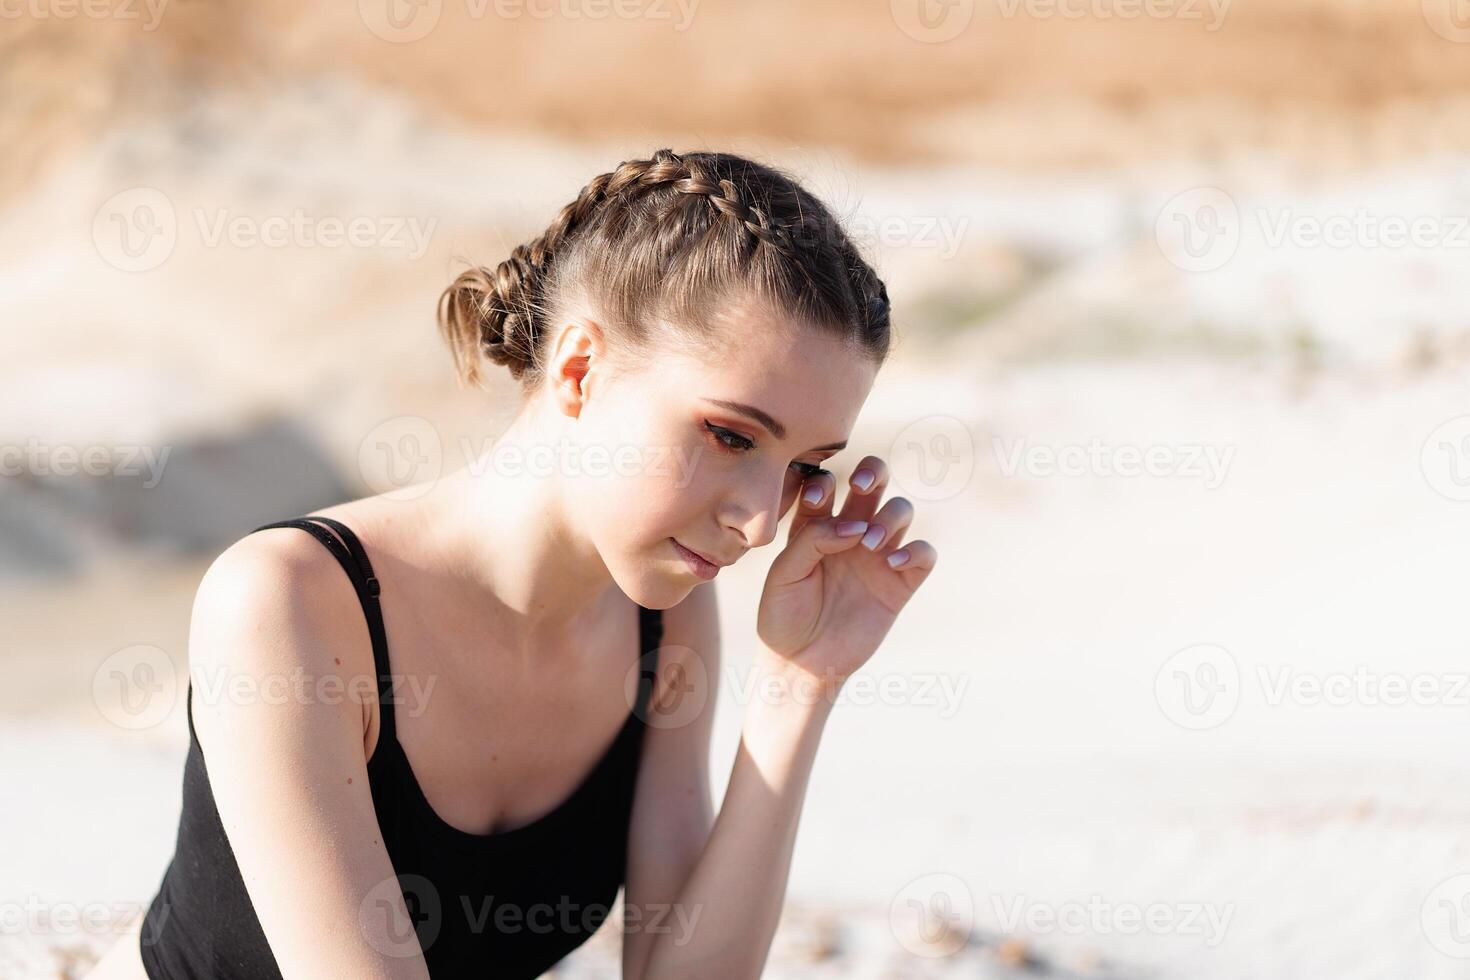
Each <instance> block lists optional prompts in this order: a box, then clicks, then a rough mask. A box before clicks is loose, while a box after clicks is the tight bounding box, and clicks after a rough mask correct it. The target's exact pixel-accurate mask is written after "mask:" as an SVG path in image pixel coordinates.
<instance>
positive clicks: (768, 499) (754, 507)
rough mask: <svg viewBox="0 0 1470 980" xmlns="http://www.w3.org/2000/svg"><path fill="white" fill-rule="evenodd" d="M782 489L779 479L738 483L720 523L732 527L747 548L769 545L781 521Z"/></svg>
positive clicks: (726, 504) (783, 488)
mask: <svg viewBox="0 0 1470 980" xmlns="http://www.w3.org/2000/svg"><path fill="white" fill-rule="evenodd" d="M785 489H786V488H785V485H784V484H783V483H782V482H781V481H780V480H775V481H772V480H770V479H759V480H750V481H747V482H745V483H743V484H741V485H740V486H738V487H737V488H736V489H735V490H734V491H733V492H732V493H731V495H730V496H729V498H728V499H727V500H726V503H725V513H724V514H723V515H722V520H721V523H722V524H724V525H725V526H726V527H729V528H733V529H734V530H735V531H736V532H737V533H738V534H739V535H740V537H741V538H742V539H743V541H744V547H746V548H759V547H760V546H761V545H766V544H770V543H771V542H772V541H774V540H775V538H776V526H777V525H778V524H779V523H780V522H781V497H782V494H783V493H784V492H785Z"/></svg>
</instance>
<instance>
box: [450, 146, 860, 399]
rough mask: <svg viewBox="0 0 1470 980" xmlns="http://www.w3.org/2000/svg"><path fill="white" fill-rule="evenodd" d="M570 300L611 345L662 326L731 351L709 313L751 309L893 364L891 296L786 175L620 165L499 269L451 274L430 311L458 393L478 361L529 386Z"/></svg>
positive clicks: (728, 158)
mask: <svg viewBox="0 0 1470 980" xmlns="http://www.w3.org/2000/svg"><path fill="white" fill-rule="evenodd" d="M574 291H575V292H577V293H579V294H580V295H583V296H585V297H586V299H588V300H589V301H591V302H592V303H594V304H595V308H596V309H597V310H598V312H599V315H600V316H601V317H602V318H603V319H604V320H605V321H606V323H605V326H607V327H608V328H610V332H611V335H612V337H613V339H614V340H615V341H616V342H618V343H626V344H630V345H637V344H639V343H646V342H647V341H648V340H649V334H650V332H651V324H653V323H655V322H662V323H665V324H670V325H676V326H677V327H678V328H680V329H682V330H683V331H684V332H686V333H696V334H698V333H702V334H704V335H706V339H707V340H708V341H709V342H710V343H711V344H712V345H717V344H719V343H725V344H728V343H729V342H731V341H732V340H738V338H728V337H724V338H720V337H715V336H713V334H714V327H713V326H712V324H713V323H714V322H715V320H716V314H717V313H718V312H719V310H720V309H721V308H722V307H724V306H727V305H728V304H729V303H731V302H733V301H735V300H737V299H742V298H752V299H755V300H757V301H759V302H761V303H763V304H764V306H765V308H767V309H769V310H772V311H777V312H780V313H784V314H786V315H789V316H792V317H794V318H797V319H798V320H800V321H801V322H803V323H807V324H811V325H813V326H816V327H818V328H821V329H824V330H827V331H830V332H833V333H835V334H838V335H839V336H841V337H843V338H844V339H846V340H848V341H849V342H851V343H853V344H855V345H856V346H857V347H859V348H860V349H861V350H863V351H865V352H867V353H868V354H869V356H871V357H873V358H874V359H875V360H877V361H878V362H880V363H881V362H882V361H883V360H884V359H885V358H886V357H887V354H888V347H889V306H888V289H887V287H886V286H885V285H884V284H883V282H882V280H880V279H879V278H878V276H877V274H876V273H875V272H874V271H873V269H872V267H871V266H870V265H869V264H868V263H867V262H866V261H865V260H864V259H863V258H862V256H861V255H860V254H859V252H858V250H857V248H856V246H855V245H854V244H853V243H852V241H851V240H850V239H849V238H848V236H847V234H846V233H845V232H844V231H843V229H842V227H841V225H840V223H839V222H838V220H837V219H836V218H835V217H834V216H833V215H832V213H831V212H830V211H829V210H828V209H827V207H826V206H825V205H824V204H822V202H821V201H819V200H818V199H817V198H816V197H814V196H813V195H812V194H811V193H809V192H808V191H807V190H805V189H804V188H803V187H801V185H800V184H798V183H797V182H796V181H795V180H793V179H792V178H790V177H789V176H787V175H785V174H783V173H781V172H779V171H777V170H775V169H773V168H771V167H768V166H765V165H763V164H759V163H755V162H753V161H751V160H748V159H745V158H744V157H740V156H735V155H733V154H728V153H704V152H696V153H685V154H677V153H674V152H673V151H672V150H668V149H661V150H659V151H657V152H656V153H654V155H653V156H652V157H651V158H650V159H646V160H627V161H624V162H622V163H621V164H619V165H618V166H617V168H616V169H614V170H612V171H609V172H608V173H604V174H599V175H598V176H597V177H595V178H593V179H592V181H591V182H590V183H589V184H588V185H587V186H586V187H584V188H582V190H581V192H580V193H579V194H578V195H577V197H576V200H574V201H572V202H571V203H569V204H567V205H565V206H564V207H563V208H562V209H561V211H560V213H558V214H557V216H556V219H555V220H554V221H552V223H551V225H550V226H549V227H548V228H547V229H546V231H545V232H543V233H542V234H541V236H540V237H538V238H536V239H535V240H533V241H531V242H527V243H525V244H522V245H518V246H516V248H515V249H514V250H513V251H512V252H511V254H510V257H509V258H507V259H506V260H505V261H503V262H501V263H500V264H499V265H497V266H496V267H495V268H494V269H489V268H485V267H480V266H476V267H472V268H470V269H468V270H466V271H465V272H463V273H462V274H460V275H459V277H458V278H456V279H455V280H454V282H452V283H451V284H450V285H449V287H448V288H446V289H445V290H444V292H443V294H442V295H441V296H440V298H439V310H438V314H439V316H438V322H439V330H440V333H441V335H442V336H443V337H444V339H445V341H446V343H447V344H448V345H449V348H450V351H451V353H452V354H453V356H454V362H455V367H456V370H457V373H458V376H459V379H460V383H461V384H472V385H473V384H478V383H479V379H480V371H479V363H480V359H481V358H484V359H488V360H489V361H491V362H492V363H494V364H500V365H504V366H505V367H508V368H509V369H510V372H511V376H512V377H513V378H515V379H517V380H518V381H520V382H521V384H522V385H523V387H524V388H526V389H530V388H532V387H534V386H535V385H536V384H537V383H538V382H539V381H540V379H541V373H542V370H543V365H542V363H541V356H542V350H543V348H544V346H545V344H544V341H545V337H546V334H547V332H548V329H549V327H550V325H551V324H552V323H553V322H554V318H555V317H556V316H558V315H559V313H560V312H561V310H562V304H563V303H564V301H566V299H567V298H568V296H569V295H570V294H571V293H572V292H574ZM712 349H714V347H712Z"/></svg>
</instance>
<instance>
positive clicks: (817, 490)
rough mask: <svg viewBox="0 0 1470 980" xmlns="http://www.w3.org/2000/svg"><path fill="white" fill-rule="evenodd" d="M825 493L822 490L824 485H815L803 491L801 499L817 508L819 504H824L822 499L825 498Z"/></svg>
mask: <svg viewBox="0 0 1470 980" xmlns="http://www.w3.org/2000/svg"><path fill="white" fill-rule="evenodd" d="M824 493H825V491H823V490H822V485H821V484H820V483H813V484H812V485H811V486H809V487H807V488H806V489H805V490H803V491H802V493H801V499H802V500H804V501H806V502H807V503H808V504H810V505H811V506H813V507H815V506H816V505H817V504H820V503H821V502H822V497H823V496H824Z"/></svg>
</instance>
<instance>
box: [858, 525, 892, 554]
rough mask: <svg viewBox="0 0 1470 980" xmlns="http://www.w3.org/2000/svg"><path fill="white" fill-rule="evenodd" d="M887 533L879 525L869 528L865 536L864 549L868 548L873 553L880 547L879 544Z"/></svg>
mask: <svg viewBox="0 0 1470 980" xmlns="http://www.w3.org/2000/svg"><path fill="white" fill-rule="evenodd" d="M885 533H887V532H885V531H884V530H883V528H882V527H881V526H879V525H877V524H874V525H872V526H870V527H869V528H868V533H867V534H864V535H863V547H864V548H867V549H868V550H869V551H872V550H873V549H874V548H876V547H878V543H879V542H880V541H882V540H883V535H884V534H885Z"/></svg>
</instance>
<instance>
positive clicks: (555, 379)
mask: <svg viewBox="0 0 1470 980" xmlns="http://www.w3.org/2000/svg"><path fill="white" fill-rule="evenodd" d="M606 340H607V338H606V335H605V334H604V333H603V330H602V327H601V326H600V325H599V324H598V323H597V321H595V320H592V319H591V318H589V317H581V316H579V317H576V318H574V319H572V320H568V321H567V322H566V324H564V325H563V327H562V329H561V331H560V332H559V333H558V334H557V336H556V342H555V344H554V345H553V347H552V350H551V354H550V356H549V358H548V359H547V363H546V381H547V384H549V385H550V386H551V393H552V397H553V398H554V399H555V400H556V405H557V408H559V409H560V410H561V411H562V413H563V414H565V415H567V416H568V417H570V418H577V417H578V416H580V415H581V414H582V406H583V405H584V404H585V403H586V401H587V399H588V397H589V396H590V394H591V389H592V384H593V382H594V381H595V380H596V379H597V378H599V377H600V376H601V372H602V369H603V367H604V364H605V361H606V357H607V342H606Z"/></svg>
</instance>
